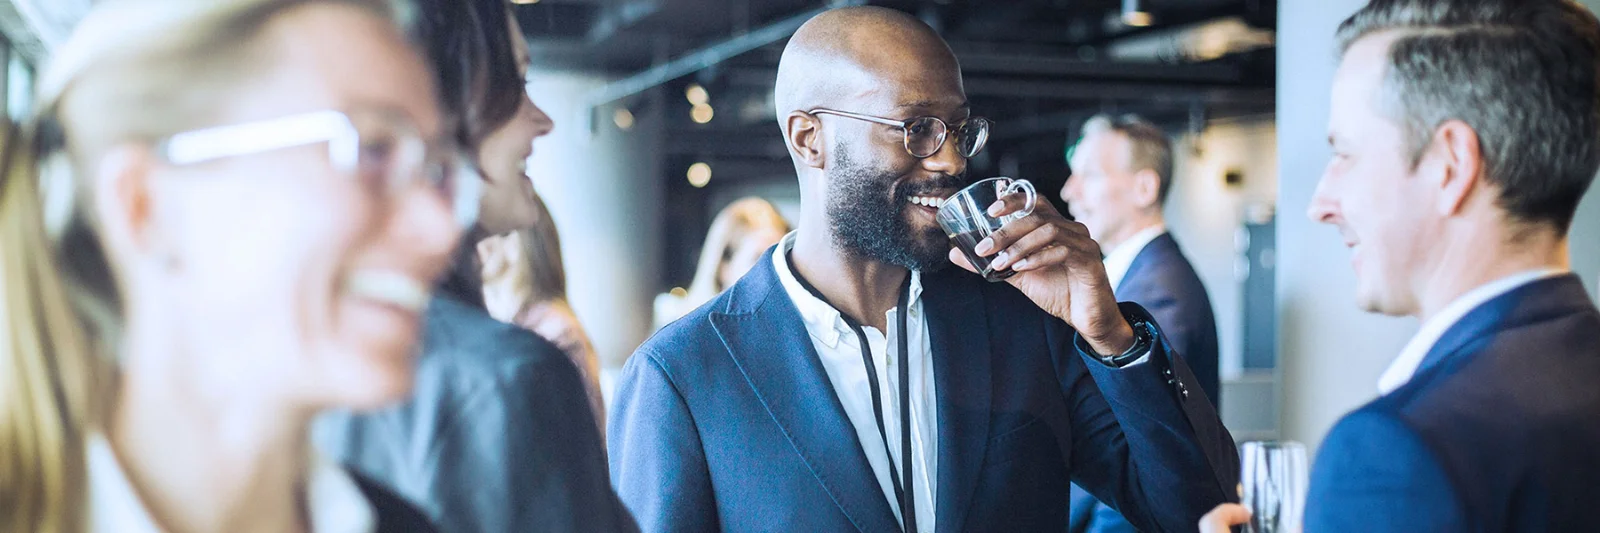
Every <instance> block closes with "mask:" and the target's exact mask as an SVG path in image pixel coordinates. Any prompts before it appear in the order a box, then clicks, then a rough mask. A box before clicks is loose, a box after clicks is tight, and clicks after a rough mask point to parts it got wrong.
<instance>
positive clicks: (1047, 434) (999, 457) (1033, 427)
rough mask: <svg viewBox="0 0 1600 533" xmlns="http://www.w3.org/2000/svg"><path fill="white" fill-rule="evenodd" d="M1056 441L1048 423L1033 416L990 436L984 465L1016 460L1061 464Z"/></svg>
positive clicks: (989, 465) (1045, 464)
mask: <svg viewBox="0 0 1600 533" xmlns="http://www.w3.org/2000/svg"><path fill="white" fill-rule="evenodd" d="M1058 444H1059V443H1058V441H1057V440H1056V435H1055V432H1053V431H1051V430H1050V425H1049V424H1046V423H1044V421H1043V420H1042V419H1039V418H1035V419H1033V420H1029V421H1028V422H1026V423H1024V424H1022V425H1021V426H1017V427H1016V428H1013V429H1009V430H1006V432H1005V433H1001V434H1000V435H997V436H995V437H993V438H990V439H989V446H988V451H987V452H985V458H984V464H985V465H986V468H999V467H1002V466H1007V465H1010V464H1011V463H1014V462H1017V461H1019V460H1027V461H1029V462H1033V463H1040V466H1048V465H1050V464H1063V462H1062V460H1061V459H1062V458H1061V451H1060V450H1061V448H1060V446H1059V445H1058ZM1063 466H1064V464H1063Z"/></svg>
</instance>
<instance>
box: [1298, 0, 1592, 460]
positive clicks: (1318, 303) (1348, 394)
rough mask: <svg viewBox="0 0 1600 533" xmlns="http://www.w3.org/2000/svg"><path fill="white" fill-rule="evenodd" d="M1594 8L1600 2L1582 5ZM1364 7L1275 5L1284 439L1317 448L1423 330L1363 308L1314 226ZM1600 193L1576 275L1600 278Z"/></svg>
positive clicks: (1340, 2) (1352, 1) (1577, 249)
mask: <svg viewBox="0 0 1600 533" xmlns="http://www.w3.org/2000/svg"><path fill="white" fill-rule="evenodd" d="M1582 3H1583V4H1584V5H1586V6H1588V7H1589V8H1590V9H1595V8H1596V7H1600V0H1584V1H1583V2H1582ZM1364 4H1365V2H1363V1H1360V0H1323V1H1320V2H1281V3H1280V4H1279V8H1278V62H1277V65H1278V146H1279V149H1280V151H1279V154H1280V156H1279V175H1280V176H1282V180H1281V181H1280V184H1279V194H1278V205H1279V208H1280V212H1281V215H1280V216H1279V217H1278V222H1277V232H1278V254H1279V255H1278V257H1279V263H1278V265H1279V268H1278V311H1279V313H1278V316H1279V333H1278V335H1279V342H1280V350H1279V353H1280V354H1281V355H1280V360H1281V361H1282V363H1283V364H1282V365H1280V368H1281V372H1282V405H1283V415H1282V422H1283V427H1284V436H1285V437H1286V438H1290V439H1295V440H1299V441H1302V442H1305V443H1306V444H1307V445H1308V446H1311V447H1312V448H1313V449H1314V448H1315V446H1316V445H1317V444H1318V443H1319V442H1320V441H1321V440H1322V437H1323V436H1324V435H1325V434H1326V433H1327V431H1328V429H1329V428H1330V427H1331V426H1332V425H1333V423H1334V422H1336V421H1337V420H1338V418H1339V417H1340V416H1342V415H1343V414H1344V413H1346V412H1348V411H1350V410H1351V409H1352V408H1355V407H1357V406H1359V405H1361V404H1363V403H1365V402H1367V401H1369V400H1371V399H1372V398H1374V397H1376V395H1377V379H1378V376H1379V375H1380V374H1381V373H1382V372H1383V370H1384V369H1385V368H1387V367H1388V365H1389V363H1390V362H1391V361H1392V360H1393V358H1394V357H1395V356H1396V355H1397V354H1398V353H1399V351H1400V349H1401V348H1402V347H1403V346H1404V345H1405V343H1406V342H1407V341H1408V340H1410V338H1411V336H1412V335H1413V334H1414V333H1415V332H1416V328H1417V323H1416V321H1415V320H1414V319H1410V318H1391V317H1384V316H1379V315H1373V314H1367V313H1363V312H1361V311H1359V310H1358V309H1357V308H1356V306H1355V304H1354V300H1353V291H1354V287H1355V276H1354V273H1353V271H1352V270H1351V268H1350V263H1349V260H1350V254H1349V252H1348V251H1347V250H1346V249H1345V247H1344V246H1343V244H1342V242H1341V240H1340V238H1339V236H1338V234H1337V232H1336V230H1334V229H1333V228H1331V227H1328V226H1324V225H1322V224H1316V223H1313V222H1311V221H1310V220H1308V219H1307V218H1306V217H1305V216H1304V215H1303V213H1304V210H1305V208H1306V206H1307V205H1308V204H1309V202H1310V199H1311V196H1312V193H1313V191H1314V190H1315V188H1316V183H1317V179H1318V178H1319V177H1320V176H1321V174H1322V169H1323V167H1324V166H1325V164H1326V163H1327V160H1328V157H1329V151H1328V148H1327V141H1326V139H1327V134H1326V131H1327V120H1328V116H1327V115H1328V96H1329V90H1330V89H1329V85H1330V83H1331V80H1332V78H1333V71H1334V68H1335V66H1336V63H1335V57H1334V54H1335V48H1334V46H1335V45H1334V40H1333V33H1334V30H1335V28H1336V27H1337V26H1338V24H1339V22H1340V21H1342V20H1344V18H1345V17H1347V16H1349V15H1350V14H1351V13H1353V12H1355V10H1356V9H1358V8H1360V7H1361V6H1362V5H1364ZM1596 196H1600V193H1597V192H1596V191H1595V190H1594V189H1591V191H1590V192H1589V194H1588V195H1587V196H1586V197H1585V199H1584V204H1583V206H1582V208H1581V209H1580V212H1579V215H1578V218H1577V220H1576V221H1575V223H1574V225H1573V231H1572V240H1571V243H1572V263H1573V268H1574V270H1575V271H1577V272H1578V273H1579V274H1580V275H1582V276H1583V277H1584V280H1585V282H1586V283H1588V285H1589V287H1590V288H1591V289H1593V288H1594V287H1595V286H1596V283H1595V282H1596V277H1597V276H1600V205H1597V204H1600V199H1596Z"/></svg>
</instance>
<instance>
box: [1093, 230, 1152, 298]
mask: <svg viewBox="0 0 1600 533" xmlns="http://www.w3.org/2000/svg"><path fill="white" fill-rule="evenodd" d="M1166 232H1167V227H1166V226H1164V225H1161V224H1156V225H1154V226H1150V227H1148V228H1145V229H1143V230H1140V231H1139V232H1138V233H1135V234H1133V236H1132V237H1128V240H1126V241H1123V242H1122V244H1119V245H1117V247H1116V249H1113V250H1111V251H1110V252H1106V259H1105V265H1106V277H1107V278H1110V279H1111V290H1116V289H1117V286H1118V285H1121V284H1122V278H1124V277H1126V276H1127V275H1128V269H1129V268H1133V260H1134V259H1137V258H1138V257H1139V252H1143V251H1144V247H1146V246H1149V245H1150V241H1153V240H1156V237H1160V236H1161V234H1163V233H1166Z"/></svg>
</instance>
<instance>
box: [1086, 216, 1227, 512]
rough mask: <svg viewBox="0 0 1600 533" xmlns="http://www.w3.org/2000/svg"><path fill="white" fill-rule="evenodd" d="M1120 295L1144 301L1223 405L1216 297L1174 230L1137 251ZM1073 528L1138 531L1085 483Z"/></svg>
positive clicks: (1174, 347) (1208, 395) (1207, 391)
mask: <svg viewBox="0 0 1600 533" xmlns="http://www.w3.org/2000/svg"><path fill="white" fill-rule="evenodd" d="M1116 292H1117V299H1118V300H1122V301H1125V302H1133V303H1136V304H1139V305H1141V306H1144V308H1145V309H1147V310H1149V311H1150V315H1151V316H1154V317H1155V319H1156V322H1157V323H1159V324H1161V333H1163V334H1165V335H1166V337H1167V340H1168V341H1169V342H1170V343H1171V346H1172V350H1173V351H1175V352H1178V355H1179V356H1180V357H1182V358H1183V360H1184V362H1185V363H1188V364H1189V368H1190V369H1191V370H1193V371H1194V375H1195V377H1196V378H1198V381H1197V383H1199V384H1200V388H1201V389H1204V390H1205V395H1206V398H1207V399H1210V400H1211V405H1213V406H1216V405H1218V403H1219V402H1218V399H1219V393H1218V392H1217V387H1218V381H1219V378H1218V375H1217V319H1216V316H1215V315H1213V314H1212V312H1211V298H1210V297H1209V296H1207V295H1206V287H1205V285H1203V284H1201V283H1200V276H1199V275H1198V274H1195V272H1194V266H1192V265H1190V264H1189V259H1188V258H1186V257H1184V256H1183V251H1182V250H1180V249H1178V241H1176V240H1173V238H1172V234H1170V233H1162V234H1161V235H1160V236H1158V237H1156V238H1155V239H1153V240H1151V241H1150V243H1149V244H1146V245H1145V247H1144V249H1142V250H1140V251H1139V254H1138V255H1136V256H1134V258H1133V263H1132V264H1131V265H1130V266H1129V267H1128V273H1127V274H1126V275H1124V276H1123V277H1122V282H1121V283H1119V284H1118V285H1117V290H1116ZM1072 506H1073V508H1072V517H1071V521H1072V525H1071V527H1070V528H1069V531H1071V532H1073V533H1081V532H1093V533H1133V532H1134V529H1133V526H1132V525H1130V524H1128V522H1127V521H1126V520H1124V519H1123V518H1122V517H1121V516H1120V515H1118V514H1117V512H1116V510H1114V509H1111V508H1110V507H1108V506H1106V505H1105V504H1103V503H1099V502H1097V501H1095V500H1094V498H1093V497H1091V496H1089V494H1088V493H1087V492H1084V491H1083V490H1082V489H1078V488H1075V490H1073V491H1072Z"/></svg>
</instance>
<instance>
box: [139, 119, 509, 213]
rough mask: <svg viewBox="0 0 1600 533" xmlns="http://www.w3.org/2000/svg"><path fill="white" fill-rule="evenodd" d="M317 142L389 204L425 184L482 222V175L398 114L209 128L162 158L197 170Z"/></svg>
mask: <svg viewBox="0 0 1600 533" xmlns="http://www.w3.org/2000/svg"><path fill="white" fill-rule="evenodd" d="M316 143H327V145H328V160H329V162H331V163H332V164H333V167H334V169H335V170H338V171H339V172H342V173H345V174H349V175H351V176H352V177H354V178H357V179H359V180H360V182H361V183H362V185H364V186H366V187H368V188H369V189H370V190H374V191H376V192H377V193H378V194H381V195H383V196H384V197H393V196H395V195H398V194H401V193H402V192H404V191H406V190H409V189H410V188H412V187H415V186H416V185H419V184H426V185H428V186H429V187H430V188H432V189H434V190H436V191H438V192H439V193H440V194H441V195H443V196H444V197H445V198H446V199H449V200H450V201H451V204H452V208H453V209H452V210H453V212H454V213H455V215H456V219H457V221H458V222H460V223H461V225H462V227H468V226H471V225H472V223H473V222H475V221H476V220H477V215H478V202H479V198H478V193H479V189H480V187H481V186H482V183H481V181H482V180H481V178H479V177H478V174H477V172H475V171H474V170H473V169H472V166H471V165H470V164H467V163H466V161H467V160H466V158H465V157H463V156H462V155H461V153H460V151H459V150H458V149H456V148H454V147H453V146H452V147H436V146H432V145H430V143H429V142H428V141H427V140H425V139H424V137H423V136H422V134H421V132H420V131H419V130H418V129H417V127H416V126H415V125H414V124H413V123H412V122H411V120H409V119H408V118H406V117H405V115H404V114H403V113H399V112H394V111H387V110H360V111H350V112H348V113H346V112H340V111H331V110H329V111H314V112H310V113H304V114H299V115H291V116H287V117H280V118H273V119H267V120H261V121H256V122H246V123H242V124H232V125H228V126H218V127H213V128H205V129H200V130H194V131H188V132H184V133H179V134H177V135H173V136H171V137H168V138H167V139H166V140H165V141H163V142H162V143H161V144H159V145H158V146H157V151H158V153H160V154H161V156H162V157H163V158H165V159H166V161H167V162H169V163H172V164H174V165H193V164H198V163H204V162H207V161H213V160H217V159H223V158H228V157H237V156H243V155H249V154H258V153H263V152H271V151H274V150H282V149H286V148H293V147H297V146H304V145H308V144H316Z"/></svg>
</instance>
